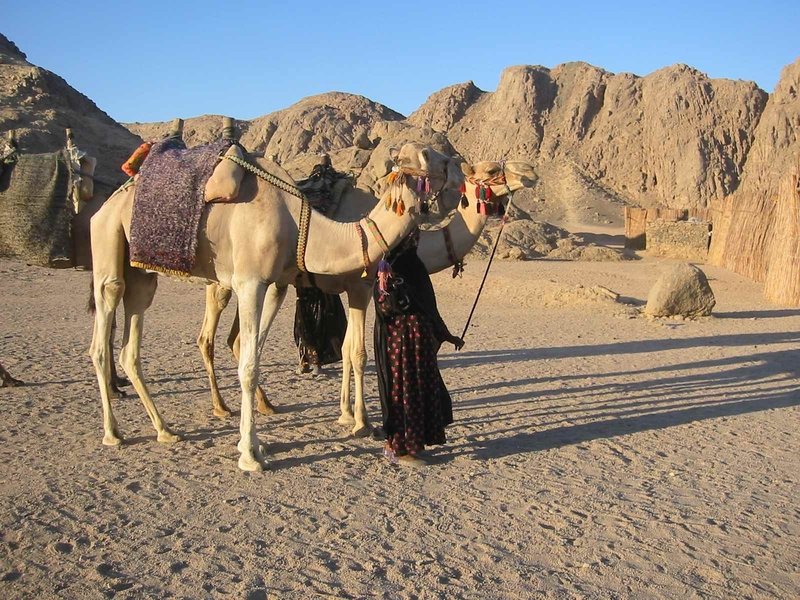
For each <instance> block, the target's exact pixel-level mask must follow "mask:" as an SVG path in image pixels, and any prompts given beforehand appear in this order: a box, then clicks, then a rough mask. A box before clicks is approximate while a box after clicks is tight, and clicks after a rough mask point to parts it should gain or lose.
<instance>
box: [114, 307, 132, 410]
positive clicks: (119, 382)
mask: <svg viewBox="0 0 800 600" xmlns="http://www.w3.org/2000/svg"><path fill="white" fill-rule="evenodd" d="M116 332H117V319H116V317H115V316H112V317H111V342H110V343H111V346H110V352H111V358H110V361H109V362H110V365H111V391H112V392H114V394H115V395H116V397H117V398H122V397H123V396H125V392H124V391H123V390H121V389H119V388H121V387H125V386H126V385H130V384H131V382H130V381H128V380H127V379H125V378H124V377H121V376H120V375H119V374H118V373H117V367H116V361H115V360H114V338H116Z"/></svg>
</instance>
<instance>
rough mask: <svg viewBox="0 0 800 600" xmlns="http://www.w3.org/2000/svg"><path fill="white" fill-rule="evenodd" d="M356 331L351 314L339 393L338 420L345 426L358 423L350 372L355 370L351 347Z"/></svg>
mask: <svg viewBox="0 0 800 600" xmlns="http://www.w3.org/2000/svg"><path fill="white" fill-rule="evenodd" d="M354 331H355V326H354V325H353V316H352V315H350V318H349V319H347V329H346V330H345V332H344V341H343V342H342V388H341V391H340V393H339V409H340V411H341V413H342V414H341V415H339V418H338V419H337V420H336V422H337V423H339V425H344V426H345V427H354V426H355V424H356V418H355V416H354V415H353V407H352V405H351V403H350V372H351V371H352V370H353V362H352V355H351V348H352V346H353V343H352V338H353V332H354Z"/></svg>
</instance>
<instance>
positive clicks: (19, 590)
mask: <svg viewBox="0 0 800 600" xmlns="http://www.w3.org/2000/svg"><path fill="white" fill-rule="evenodd" d="M668 264H670V261H668V260H664V259H660V260H657V259H647V258H645V259H643V260H637V261H628V262H623V263H573V262H563V261H559V262H556V261H532V262H522V263H508V262H507V263H498V264H496V265H495V266H494V267H493V271H492V276H491V278H490V280H489V284H488V285H487V289H486V292H485V294H484V296H483V297H482V298H481V302H480V304H479V306H478V310H477V311H476V315H475V317H474V319H473V324H472V326H471V327H470V329H469V331H468V333H467V335H466V342H467V344H466V346H465V348H464V349H463V350H462V351H461V352H454V351H452V350H451V349H447V348H445V349H443V350H442V352H441V353H440V363H441V367H442V373H443V377H444V379H445V382H446V383H447V385H448V387H449V389H450V390H451V392H452V395H453V400H454V406H455V421H456V422H455V423H454V424H453V425H452V426H451V427H450V428H449V429H448V436H449V440H450V441H449V443H448V444H447V445H445V446H441V447H437V448H436V449H435V450H434V458H433V464H431V465H429V466H428V467H427V468H425V469H422V470H413V469H406V468H400V467H398V466H395V465H390V464H388V463H387V462H386V460H385V459H384V458H383V457H382V456H381V452H380V449H381V445H380V443H379V442H377V441H375V440H371V439H353V438H351V437H349V436H348V431H347V430H346V429H345V428H344V427H342V426H340V425H337V424H336V418H337V416H338V391H339V375H338V371H337V370H336V368H335V367H334V368H328V369H327V370H326V375H325V376H322V377H318V378H309V377H306V376H299V375H296V374H295V372H294V368H295V354H294V349H293V345H292V337H291V321H292V315H293V306H292V305H293V301H294V295H293V293H292V292H290V293H289V296H288V297H287V302H286V306H285V308H284V310H282V311H281V313H280V315H279V316H278V319H277V321H276V324H275V327H274V330H273V332H272V335H271V336H270V339H269V340H268V343H267V348H266V349H265V352H264V356H263V359H262V374H263V378H264V380H265V387H266V389H267V391H268V393H269V395H270V398H271V400H272V401H273V402H274V403H275V404H276V405H278V406H280V407H281V409H282V412H281V413H280V414H278V415H275V416H272V417H263V416H259V418H258V427H259V430H260V435H261V437H262V440H263V441H264V442H265V443H266V447H267V451H268V454H269V457H270V458H269V469H268V470H267V471H265V472H263V473H256V474H246V473H242V472H240V471H239V470H238V469H237V467H236V461H237V458H238V453H237V451H236V443H237V441H238V420H237V419H238V406H239V399H238V383H237V380H236V367H235V364H234V363H233V360H232V358H231V357H230V353H229V352H228V351H227V349H226V348H225V347H224V338H225V334H226V333H227V328H228V327H229V325H230V322H231V319H232V317H233V311H232V310H231V309H229V310H228V311H226V313H225V314H224V315H223V321H222V326H221V331H220V333H219V335H218V338H217V345H218V365H219V376H220V383H221V385H222V392H223V394H224V396H225V398H226V400H227V401H228V403H229V406H230V407H231V408H235V409H237V414H235V415H234V416H233V417H231V418H229V419H218V418H216V417H213V416H212V414H211V403H210V398H209V394H208V386H207V380H206V376H205V373H204V371H203V370H202V365H201V361H200V356H199V352H198V350H197V348H196V345H195V339H196V336H197V333H198V331H199V326H200V323H201V320H202V309H203V290H202V287H197V286H191V285H189V284H186V283H182V282H178V281H174V280H169V279H167V278H162V279H161V281H160V283H159V292H158V294H157V296H156V300H155V303H154V306H153V307H152V308H151V310H150V311H149V312H148V316H147V319H146V327H145V329H146V331H145V338H144V348H143V357H144V368H145V373H146V374H147V376H148V378H149V382H150V385H151V390H152V392H153V393H154V397H155V401H156V403H157V404H158V406H159V408H160V410H161V412H162V414H163V416H164V417H165V419H166V420H167V422H168V423H169V424H170V425H171V426H172V427H173V428H174V429H175V430H177V431H179V432H181V433H182V434H183V435H184V436H185V441H183V442H180V443H178V444H175V445H162V444H159V443H157V442H156V441H155V436H154V432H153V430H152V427H151V426H150V423H149V421H148V419H147V416H146V414H145V411H144V408H143V407H142V405H141V403H140V402H139V401H138V399H136V397H135V395H129V396H128V397H127V398H123V399H120V400H117V401H115V403H114V407H115V411H116V416H117V419H118V420H119V424H120V429H121V432H122V434H123V435H124V436H125V437H126V444H125V445H124V446H123V447H122V448H121V449H115V448H108V447H104V446H102V444H101V439H102V421H101V408H100V401H99V393H98V391H97V384H96V381H95V377H94V371H93V368H92V364H91V360H90V359H89V357H88V354H87V351H88V347H89V342H90V338H91V329H92V324H91V320H90V318H89V316H88V315H87V314H86V312H85V308H84V307H85V303H86V298H87V287H88V279H89V274H88V273H81V272H75V271H53V270H47V269H41V268H36V267H28V266H25V265H24V264H23V263H21V262H19V261H15V260H10V259H0V362H2V363H3V364H4V365H5V366H6V367H7V368H8V370H9V371H10V372H11V373H12V375H14V376H15V377H18V378H20V379H23V380H25V381H26V382H27V383H28V385H27V386H26V387H22V388H4V389H0V406H1V407H2V412H3V419H2V423H0V465H2V467H1V468H0V531H1V532H2V533H1V534H0V535H1V536H2V538H1V539H0V597H2V598H51V597H57V598H70V599H74V598H104V597H105V598H107V597H116V598H144V597H148V598H205V597H208V598H211V597H231V598H247V599H256V598H324V597H335V598H387V599H388V598H392V599H396V598H540V597H541V598H637V599H638V598H682V599H685V598H725V599H729V598H787V599H789V598H797V597H800V572H799V569H800V545H798V543H797V540H798V534H800V505H799V504H798V500H797V498H798V489H799V488H798V477H800V475H799V474H800V458H798V452H797V448H798V445H799V442H800V434H799V433H798V424H800V420H799V419H798V416H799V412H800V411H799V410H798V405H799V404H800V391H798V388H799V387H800V386H799V385H798V384H799V383H800V373H798V342H800V310H788V309H780V308H778V307H775V306H771V305H769V304H767V303H766V302H765V301H764V300H763V299H762V296H761V286H760V285H759V284H756V283H753V282H750V281H747V280H745V279H743V278H741V277H739V276H736V275H733V274H731V273H730V272H727V271H725V270H722V269H717V268H713V267H707V266H706V267H703V268H704V271H705V272H706V274H707V275H708V276H709V279H710V282H711V285H712V287H713V289H714V292H715V294H716V297H717V306H716V309H715V314H714V316H713V317H711V318H706V319H701V320H697V321H679V320H658V321H653V320H648V319H645V318H643V317H641V316H638V311H637V308H636V306H637V305H641V304H642V303H643V301H644V300H645V299H646V297H647V292H648V290H649V288H650V286H651V285H652V284H653V283H654V281H655V279H656V277H657V275H658V273H659V270H660V269H661V267H662V266H664V265H668ZM484 265H485V263H482V262H480V261H471V262H470V263H469V264H468V265H467V271H466V274H465V276H464V277H463V279H456V280H453V279H450V277H449V274H448V273H442V274H439V275H437V276H435V277H434V285H435V286H436V289H437V293H438V298H439V303H440V308H441V311H442V313H443V315H444V317H445V320H446V321H447V322H448V323H449V324H450V326H451V328H452V329H453V330H454V331H455V332H457V333H460V331H461V328H462V326H463V323H464V321H465V319H466V316H467V314H468V312H469V308H470V305H471V303H472V299H473V297H474V292H475V290H476V289H477V287H478V283H479V281H480V276H481V275H482V272H483V267H484ZM579 285H580V286H583V287H577V286H579ZM594 285H602V286H604V287H607V288H609V289H611V290H614V291H616V292H618V293H619V294H621V298H622V300H623V301H625V302H628V304H627V305H625V304H621V303H618V302H617V303H615V302H613V301H611V300H610V299H608V298H607V297H603V296H598V295H596V294H593V293H591V288H592V286H594ZM371 328H372V316H371V315H370V318H369V320H368V330H369V331H370V332H371ZM370 337H371V336H370ZM371 348H372V344H371V339H370V340H368V350H369V352H370V353H371ZM366 388H367V394H368V408H369V410H370V414H371V417H372V421H373V422H374V423H377V422H378V421H379V418H380V416H379V415H380V410H379V405H378V402H377V398H376V395H377V392H376V384H375V375H374V369H373V367H372V361H370V365H369V366H368V373H367V382H366Z"/></svg>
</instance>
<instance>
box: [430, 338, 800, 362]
mask: <svg viewBox="0 0 800 600" xmlns="http://www.w3.org/2000/svg"><path fill="white" fill-rule="evenodd" d="M787 342H800V332H797V331H786V332H783V331H781V332H773V333H745V334H739V335H713V336H702V337H693V338H683V339H654V340H637V341H633V342H614V343H609V344H594V345H586V346H560V347H558V346H557V347H552V348H514V349H508V350H489V351H480V352H479V351H476V352H469V351H466V352H465V351H462V352H458V353H452V354H446V355H444V356H441V357H440V358H439V360H438V363H439V366H441V367H447V368H461V367H469V366H477V365H496V364H498V363H501V362H516V361H529V360H545V359H557V358H576V357H582V356H605V355H610V354H638V353H642V352H663V351H667V350H681V349H685V348H698V347H702V348H714V347H736V346H756V345H765V344H780V343H787Z"/></svg>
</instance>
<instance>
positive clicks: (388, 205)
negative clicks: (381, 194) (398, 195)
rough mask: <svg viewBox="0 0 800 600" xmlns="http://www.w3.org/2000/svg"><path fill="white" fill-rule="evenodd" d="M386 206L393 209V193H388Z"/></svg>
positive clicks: (387, 208)
mask: <svg viewBox="0 0 800 600" xmlns="http://www.w3.org/2000/svg"><path fill="white" fill-rule="evenodd" d="M383 204H384V206H385V207H386V210H392V194H391V193H388V194H386V201H385V202H384V203H383Z"/></svg>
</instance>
